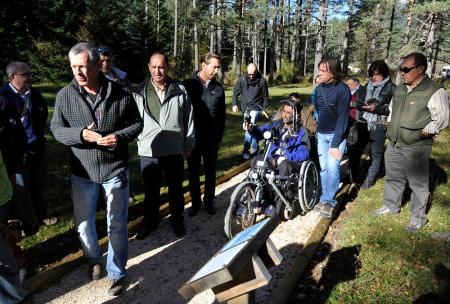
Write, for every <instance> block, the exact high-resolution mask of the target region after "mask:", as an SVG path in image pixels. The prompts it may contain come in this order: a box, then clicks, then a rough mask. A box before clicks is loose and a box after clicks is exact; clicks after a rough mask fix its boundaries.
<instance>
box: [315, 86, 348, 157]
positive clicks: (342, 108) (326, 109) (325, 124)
mask: <svg viewBox="0 0 450 304" xmlns="http://www.w3.org/2000/svg"><path fill="white" fill-rule="evenodd" d="M351 97H352V96H351V93H350V89H349V88H348V86H347V85H346V84H345V83H343V82H342V81H339V82H332V83H329V84H325V83H321V84H320V85H318V86H317V87H316V90H315V99H314V111H317V114H318V120H317V132H318V133H322V134H333V140H332V141H331V145H330V146H331V148H337V147H339V145H340V144H341V142H342V141H343V140H344V139H345V138H346V136H347V134H346V130H347V123H348V111H349V106H350V99H351Z"/></svg>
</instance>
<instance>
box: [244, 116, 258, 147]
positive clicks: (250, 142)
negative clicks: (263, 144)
mask: <svg viewBox="0 0 450 304" xmlns="http://www.w3.org/2000/svg"><path fill="white" fill-rule="evenodd" d="M258 120H259V111H258V110H252V111H250V122H251V123H252V124H255V123H257V122H258ZM250 147H252V149H253V150H254V151H255V152H258V150H259V146H258V140H256V138H255V137H254V136H252V135H251V134H250V133H249V132H248V131H245V134H244V149H243V150H242V154H244V153H247V154H250Z"/></svg>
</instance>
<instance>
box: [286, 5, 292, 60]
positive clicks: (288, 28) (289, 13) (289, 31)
mask: <svg viewBox="0 0 450 304" xmlns="http://www.w3.org/2000/svg"><path fill="white" fill-rule="evenodd" d="M286 11H287V57H288V59H289V61H291V36H292V35H291V0H288V5H287V10H286Z"/></svg>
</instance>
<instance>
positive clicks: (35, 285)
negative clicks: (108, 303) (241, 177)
mask: <svg viewBox="0 0 450 304" xmlns="http://www.w3.org/2000/svg"><path fill="white" fill-rule="evenodd" d="M249 167H250V160H248V161H245V162H244V163H242V164H240V165H238V166H234V167H232V168H231V169H229V170H227V171H226V172H225V173H224V174H223V175H221V176H219V177H218V178H217V179H216V185H219V184H222V183H224V182H225V181H227V180H229V179H231V178H232V177H233V176H235V175H237V174H239V173H241V172H243V171H244V170H246V169H248V168H249ZM200 191H201V193H203V192H204V185H202V186H201V189H200ZM165 192H167V190H163V191H161V194H162V193H165ZM190 201H191V196H190V194H189V192H186V193H185V194H184V203H185V205H186V204H187V203H189V202H190ZM159 212H160V215H161V216H163V217H164V216H166V215H168V214H169V212H170V211H169V203H168V202H166V203H164V204H163V205H161V206H160V207H159ZM142 219H143V217H139V218H137V219H135V220H133V221H131V222H129V223H128V235H129V236H130V235H133V234H134V233H135V232H136V231H137V229H138V226H139V224H140V223H141V221H142ZM99 244H100V247H101V248H102V249H103V250H105V249H106V248H107V246H108V237H107V236H105V237H104V238H102V239H100V240H99ZM83 263H85V260H84V259H83V251H82V250H79V251H77V252H76V253H74V254H71V255H68V256H66V257H65V258H63V259H62V260H61V261H59V262H57V263H55V264H53V265H51V266H49V267H48V268H47V269H45V270H44V271H41V272H39V273H37V274H36V275H34V276H33V277H31V278H29V279H28V280H26V281H25V282H24V284H23V285H24V287H25V288H26V289H27V291H28V293H29V294H30V295H31V294H33V293H36V292H37V291H39V290H41V289H43V288H44V287H46V286H47V285H49V284H50V283H52V282H54V281H56V280H57V279H59V278H60V277H62V276H63V275H65V274H66V273H69V272H70V271H72V270H73V269H75V268H76V267H78V266H80V265H82V264H83Z"/></svg>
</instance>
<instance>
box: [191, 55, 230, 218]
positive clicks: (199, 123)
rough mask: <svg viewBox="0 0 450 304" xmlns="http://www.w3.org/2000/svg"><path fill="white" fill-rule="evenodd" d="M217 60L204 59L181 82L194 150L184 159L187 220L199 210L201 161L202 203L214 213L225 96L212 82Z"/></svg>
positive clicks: (216, 68)
mask: <svg viewBox="0 0 450 304" xmlns="http://www.w3.org/2000/svg"><path fill="white" fill-rule="evenodd" d="M220 63H221V58H220V56H219V55H217V54H214V53H208V54H206V55H205V57H204V60H203V62H202V69H201V70H200V71H199V72H196V73H195V74H194V75H193V78H191V79H188V80H185V81H184V82H183V85H184V86H185V88H186V91H187V92H188V94H189V96H190V98H191V101H192V107H193V110H194V127H195V148H194V150H193V151H192V154H191V156H190V157H189V158H188V166H189V191H190V193H191V198H192V207H191V209H190V210H189V215H190V216H195V215H196V214H197V212H198V210H199V209H200V206H201V202H202V201H201V198H200V162H201V158H203V168H204V171H205V196H204V198H203V202H204V204H205V209H206V211H207V212H208V213H209V214H214V213H215V208H214V205H213V202H214V196H215V189H216V168H217V152H218V150H219V145H220V143H221V141H222V136H223V130H224V128H225V93H224V89H223V86H222V85H221V84H220V83H218V82H217V81H216V80H215V77H216V75H217V73H218V71H219V69H220Z"/></svg>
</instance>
